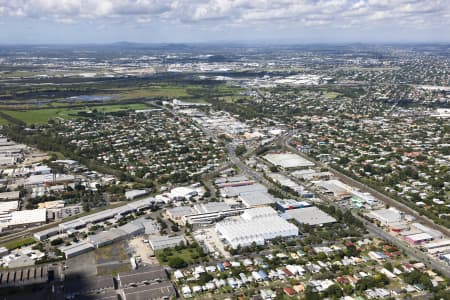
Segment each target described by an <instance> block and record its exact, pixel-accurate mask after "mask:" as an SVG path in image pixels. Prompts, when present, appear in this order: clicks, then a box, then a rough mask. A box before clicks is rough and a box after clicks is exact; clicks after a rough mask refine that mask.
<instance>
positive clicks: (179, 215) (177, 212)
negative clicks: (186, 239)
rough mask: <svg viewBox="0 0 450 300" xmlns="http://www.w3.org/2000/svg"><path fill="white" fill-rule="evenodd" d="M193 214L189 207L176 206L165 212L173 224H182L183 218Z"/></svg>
mask: <svg viewBox="0 0 450 300" xmlns="http://www.w3.org/2000/svg"><path fill="white" fill-rule="evenodd" d="M193 213H194V209H193V208H192V207H190V206H177V207H173V208H168V209H167V210H166V214H167V216H168V217H169V218H170V219H171V220H172V221H174V222H177V223H180V224H182V223H184V221H183V217H184V216H188V215H191V214H193Z"/></svg>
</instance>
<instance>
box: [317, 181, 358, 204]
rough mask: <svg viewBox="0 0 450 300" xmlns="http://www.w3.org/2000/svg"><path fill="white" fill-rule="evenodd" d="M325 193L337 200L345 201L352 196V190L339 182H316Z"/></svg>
mask: <svg viewBox="0 0 450 300" xmlns="http://www.w3.org/2000/svg"><path fill="white" fill-rule="evenodd" d="M314 184H315V185H316V186H318V187H319V188H320V189H321V190H322V191H323V192H324V193H327V194H331V195H332V196H333V197H335V198H336V200H343V199H347V198H350V197H351V196H352V193H351V188H350V187H349V186H348V185H346V184H345V183H343V182H341V181H339V180H335V179H332V180H325V181H314Z"/></svg>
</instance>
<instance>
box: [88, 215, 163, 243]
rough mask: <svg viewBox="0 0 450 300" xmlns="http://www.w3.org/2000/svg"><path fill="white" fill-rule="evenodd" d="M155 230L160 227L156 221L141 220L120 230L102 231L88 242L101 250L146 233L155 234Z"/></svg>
mask: <svg viewBox="0 0 450 300" xmlns="http://www.w3.org/2000/svg"><path fill="white" fill-rule="evenodd" d="M155 229H156V231H158V225H157V222H156V221H153V220H147V219H145V218H140V219H137V220H134V221H131V222H130V223H127V224H125V225H122V226H120V227H118V228H112V229H110V230H108V231H102V232H100V233H97V234H94V235H90V236H88V238H87V241H88V242H89V243H91V244H92V245H93V246H94V247H95V248H100V247H103V246H106V245H108V244H112V243H114V242H117V241H120V240H124V239H127V238H130V237H133V236H136V235H140V234H144V233H146V234H154V233H155ZM149 231H150V232H149Z"/></svg>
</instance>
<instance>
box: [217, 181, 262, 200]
mask: <svg viewBox="0 0 450 300" xmlns="http://www.w3.org/2000/svg"><path fill="white" fill-rule="evenodd" d="M255 192H265V193H267V188H266V187H265V186H264V185H262V184H260V183H254V184H248V185H241V186H227V187H224V188H222V189H220V194H221V195H222V197H238V196H240V195H244V194H248V193H255Z"/></svg>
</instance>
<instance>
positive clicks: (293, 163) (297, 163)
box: [264, 153, 314, 170]
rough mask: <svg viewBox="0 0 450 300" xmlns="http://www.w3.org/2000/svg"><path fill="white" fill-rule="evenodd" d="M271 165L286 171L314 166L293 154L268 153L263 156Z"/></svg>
mask: <svg viewBox="0 0 450 300" xmlns="http://www.w3.org/2000/svg"><path fill="white" fill-rule="evenodd" d="M264 159H266V160H267V161H268V162H270V163H271V164H273V165H275V166H277V167H281V168H283V169H285V170H287V169H302V168H307V167H312V166H314V163H312V162H310V161H309V160H306V159H304V158H303V157H301V156H299V155H297V154H294V153H269V154H266V155H264Z"/></svg>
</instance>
